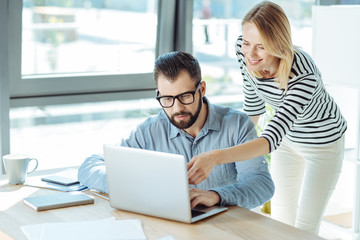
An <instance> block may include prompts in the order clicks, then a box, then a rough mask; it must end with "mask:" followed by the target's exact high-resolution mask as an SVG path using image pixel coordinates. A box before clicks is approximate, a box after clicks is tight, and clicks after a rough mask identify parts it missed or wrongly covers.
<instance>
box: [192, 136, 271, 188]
mask: <svg viewBox="0 0 360 240" xmlns="http://www.w3.org/2000/svg"><path fill="white" fill-rule="evenodd" d="M269 151H270V147H269V142H268V140H266V139H265V138H262V137H260V138H257V139H255V140H252V141H249V142H246V143H243V144H239V145H237V146H234V147H230V148H226V149H220V150H213V151H209V152H205V153H201V154H199V155H196V156H195V157H193V158H192V159H191V161H190V162H189V163H188V165H187V169H188V179H189V184H199V183H201V182H202V181H204V180H205V179H206V178H207V177H208V176H209V175H210V173H211V171H212V170H213V168H214V167H215V166H216V165H220V164H224V163H231V162H238V161H245V160H249V159H252V158H255V157H258V156H262V155H266V154H268V153H269Z"/></svg>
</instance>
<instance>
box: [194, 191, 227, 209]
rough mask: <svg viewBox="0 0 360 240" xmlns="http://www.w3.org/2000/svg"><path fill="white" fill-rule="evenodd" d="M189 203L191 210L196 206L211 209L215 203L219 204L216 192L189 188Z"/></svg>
mask: <svg viewBox="0 0 360 240" xmlns="http://www.w3.org/2000/svg"><path fill="white" fill-rule="evenodd" d="M190 202H191V208H194V207H195V206H196V205H198V204H202V205H205V206H207V207H211V206H214V205H215V204H217V203H220V196H219V194H218V193H217V192H214V191H204V190H200V189H195V188H191V189H190Z"/></svg>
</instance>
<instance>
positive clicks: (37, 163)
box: [27, 158, 39, 174]
mask: <svg viewBox="0 0 360 240" xmlns="http://www.w3.org/2000/svg"><path fill="white" fill-rule="evenodd" d="M32 160H35V162H36V165H35V167H34V169H33V170H31V171H28V172H27V173H28V174H29V173H32V172H33V171H35V170H36V169H37V167H38V165H39V161H38V160H37V159H36V158H30V160H29V163H30V162H31V161H32Z"/></svg>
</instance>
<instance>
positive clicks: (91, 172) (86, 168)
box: [78, 155, 108, 193]
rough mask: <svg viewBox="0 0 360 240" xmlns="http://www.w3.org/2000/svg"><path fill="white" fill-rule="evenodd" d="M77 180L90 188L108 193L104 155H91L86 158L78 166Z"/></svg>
mask: <svg viewBox="0 0 360 240" xmlns="http://www.w3.org/2000/svg"><path fill="white" fill-rule="evenodd" d="M78 180H79V182H80V183H81V184H83V185H85V186H87V187H88V188H90V189H94V190H97V191H99V192H104V193H108V186H107V179H106V169H105V161H104V157H103V156H102V155H92V156H91V157H88V158H86V159H85V161H84V162H83V163H82V164H81V166H80V168H79V171H78Z"/></svg>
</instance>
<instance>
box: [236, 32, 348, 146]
mask: <svg viewBox="0 0 360 240" xmlns="http://www.w3.org/2000/svg"><path fill="white" fill-rule="evenodd" d="M241 46H242V36H240V37H239V38H238V39H237V41H236V45H235V48H236V55H237V58H238V62H239V64H240V70H241V74H242V77H243V90H244V96H245V102H244V111H245V112H246V113H247V114H248V115H250V116H256V115H261V114H263V113H265V111H266V109H265V103H267V104H269V105H270V106H271V107H272V108H273V109H274V110H275V115H274V117H273V118H272V120H271V121H270V122H269V123H268V125H267V126H266V128H265V130H264V132H263V133H262V135H261V137H264V138H266V139H267V140H268V142H269V145H270V152H272V151H274V150H275V149H276V148H277V147H278V146H279V145H280V143H281V141H282V138H283V137H284V136H286V137H287V138H288V139H289V140H290V141H293V142H296V143H301V144H310V145H322V144H328V143H331V142H334V141H336V140H338V139H339V138H340V137H341V136H342V135H343V134H344V132H345V131H346V128H347V125H346V120H345V119H344V117H343V116H342V115H341V112H340V109H339V107H338V106H337V105H336V103H335V101H334V100H333V98H332V97H331V96H330V95H329V93H328V92H327V91H326V89H325V87H324V84H323V82H322V79H321V73H320V71H319V70H318V69H317V67H316V66H315V64H314V62H313V60H312V59H311V57H310V56H309V55H308V54H307V53H306V52H304V51H303V50H301V49H300V50H298V51H296V52H295V53H294V60H293V65H292V68H291V77H289V82H288V89H287V91H285V90H284V89H279V87H278V86H279V84H278V83H276V82H275V81H274V78H271V79H259V78H255V77H254V76H253V75H251V74H250V72H249V70H248V69H247V68H246V62H245V57H244V55H243V53H242V52H241Z"/></svg>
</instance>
